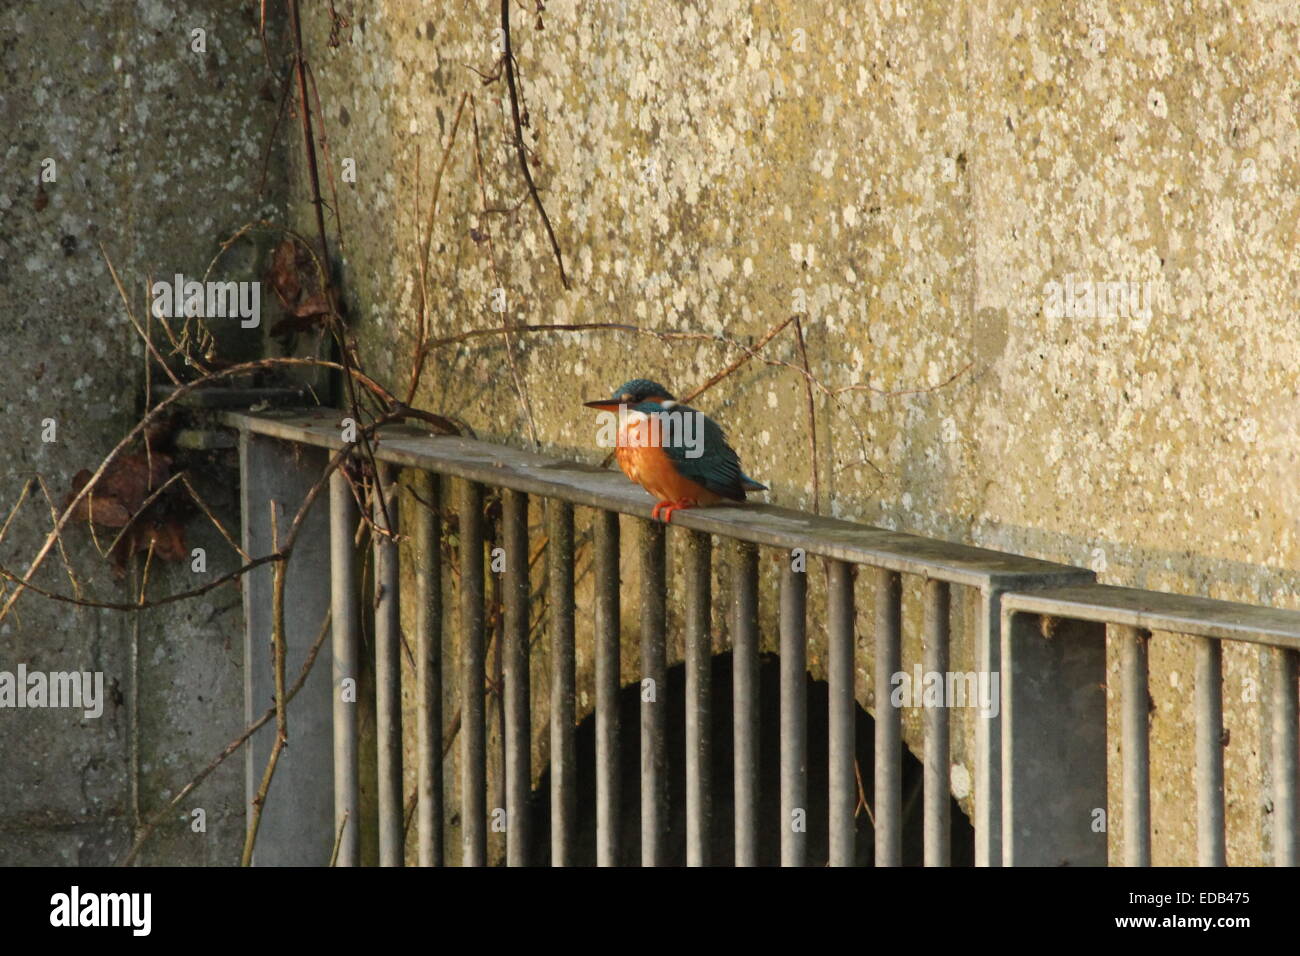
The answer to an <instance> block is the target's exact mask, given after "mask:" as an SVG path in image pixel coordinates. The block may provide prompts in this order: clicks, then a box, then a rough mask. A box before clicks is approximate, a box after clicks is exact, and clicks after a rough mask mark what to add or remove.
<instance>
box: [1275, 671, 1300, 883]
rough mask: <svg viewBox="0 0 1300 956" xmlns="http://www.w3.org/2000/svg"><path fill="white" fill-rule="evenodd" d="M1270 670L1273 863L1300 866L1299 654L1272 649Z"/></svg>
mask: <svg viewBox="0 0 1300 956" xmlns="http://www.w3.org/2000/svg"><path fill="white" fill-rule="evenodd" d="M1270 655H1271V658H1272V665H1273V666H1272V669H1273V863H1274V864H1275V865H1276V866H1298V865H1300V840H1298V839H1297V832H1298V831H1300V809H1298V806H1297V798H1296V788H1297V786H1298V785H1300V728H1298V726H1297V696H1296V690H1297V688H1296V677H1297V673H1298V672H1300V651H1293V650H1288V649H1285V648H1281V647H1275V648H1273V649H1272V651H1270Z"/></svg>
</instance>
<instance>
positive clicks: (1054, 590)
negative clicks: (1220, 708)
mask: <svg viewBox="0 0 1300 956" xmlns="http://www.w3.org/2000/svg"><path fill="white" fill-rule="evenodd" d="M1002 608H1003V612H1004V613H1008V612H1017V611H1026V612H1029V613H1032V614H1046V615H1052V616H1055V617H1068V618H1074V619H1076V620H1083V621H1098V622H1101V623H1105V624H1126V625H1129V626H1130V627H1140V628H1145V629H1146V630H1149V631H1172V632H1174V633H1178V634H1191V635H1195V636H1198V637H1212V638H1219V639H1223V640H1232V641H1250V642H1254V643H1258V644H1270V645H1273V646H1276V647H1290V648H1295V649H1300V611H1288V610H1284V609H1281V608H1272V607H1259V606H1257V605H1254V604H1238V603H1236V602H1234V601H1219V600H1216V599H1214V598H1203V597H1194V596H1192V595H1189V594H1169V593H1166V592H1163V591H1143V590H1140V589H1138V588H1121V587H1115V586H1113V585H1108V584H1093V585H1089V586H1087V587H1077V586H1075V587H1071V586H1066V587H1051V588H1045V589H1043V590H1040V591H1032V592H1022V593H1010V594H1005V595H1003V597H1002Z"/></svg>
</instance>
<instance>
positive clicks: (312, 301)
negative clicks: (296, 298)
mask: <svg viewBox="0 0 1300 956" xmlns="http://www.w3.org/2000/svg"><path fill="white" fill-rule="evenodd" d="M292 311H293V314H294V315H296V316H297V317H298V318H300V319H306V318H311V317H313V316H317V315H328V314H329V311H330V304H329V301H328V300H327V299H326V298H325V296H323V295H321V294H320V293H319V292H317V293H316V294H315V295H312V296H309V297H308V298H306V299H304V300H303V301H302V302H301V303H299V304H298V306H297V307H295V308H294V309H293V310H292Z"/></svg>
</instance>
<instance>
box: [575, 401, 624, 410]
mask: <svg viewBox="0 0 1300 956" xmlns="http://www.w3.org/2000/svg"><path fill="white" fill-rule="evenodd" d="M582 404H583V405H586V406H587V407H588V408H598V409H600V410H601V411H602V412H615V411H618V406H619V405H620V404H622V403H621V402H619V400H618V399H617V398H593V399H592V400H591V401H589V402H583V403H582Z"/></svg>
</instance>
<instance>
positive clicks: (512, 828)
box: [501, 491, 533, 866]
mask: <svg viewBox="0 0 1300 956" xmlns="http://www.w3.org/2000/svg"><path fill="white" fill-rule="evenodd" d="M501 518H502V529H501V530H502V545H503V547H504V548H505V560H506V567H505V581H504V588H503V592H504V593H503V594H502V604H503V605H504V608H503V612H504V622H503V623H504V630H503V632H502V640H503V641H504V647H503V649H502V650H503V655H502V676H503V679H504V680H505V704H506V726H505V738H506V865H507V866H525V865H527V863H528V841H529V819H528V795H529V793H530V791H531V790H532V782H533V773H532V726H531V715H530V710H529V708H530V689H529V661H528V625H529V620H528V598H529V575H528V557H529V556H528V495H526V494H524V493H523V492H522V491H503V492H502V493H501Z"/></svg>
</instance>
